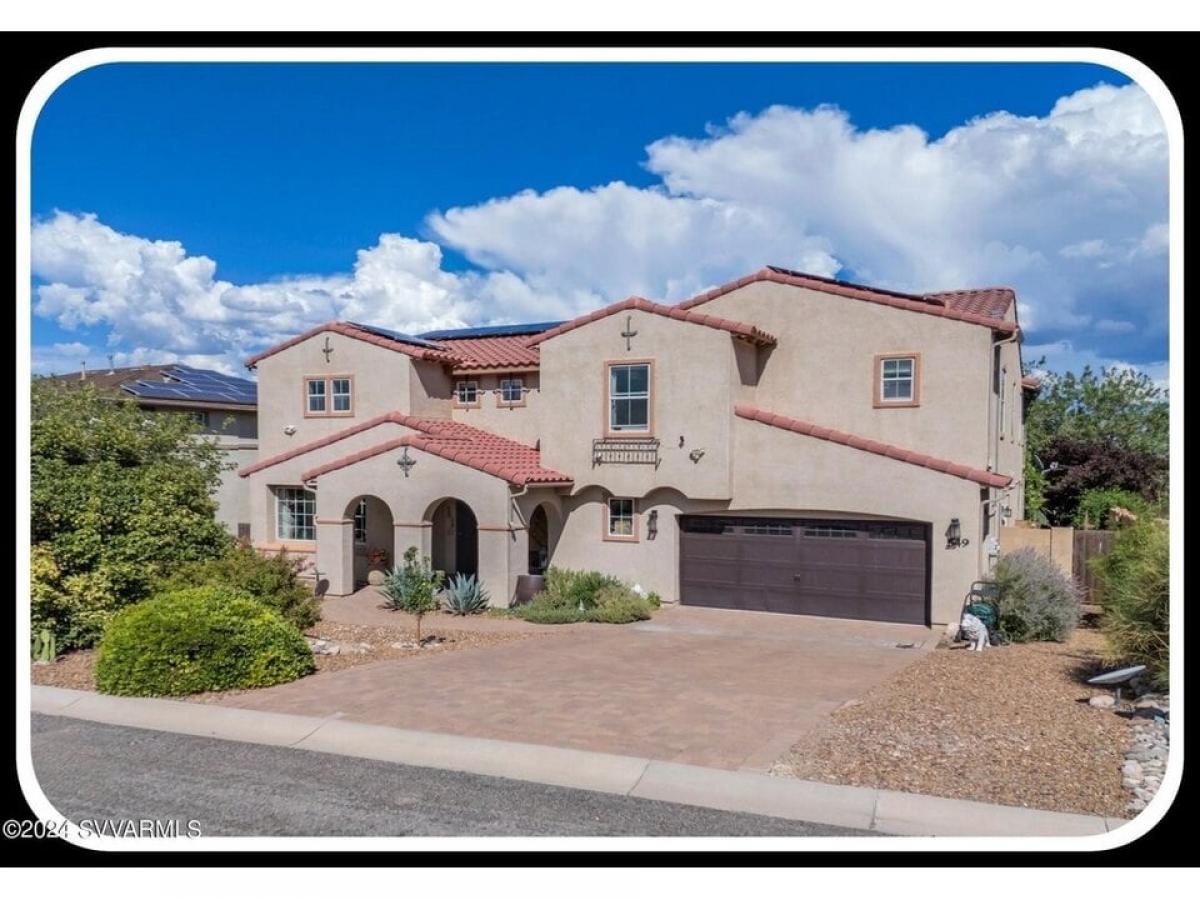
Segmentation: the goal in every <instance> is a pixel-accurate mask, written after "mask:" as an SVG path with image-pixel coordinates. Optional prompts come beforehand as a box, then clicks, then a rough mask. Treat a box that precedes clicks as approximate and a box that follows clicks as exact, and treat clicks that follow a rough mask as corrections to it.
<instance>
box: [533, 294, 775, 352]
mask: <svg viewBox="0 0 1200 900" xmlns="http://www.w3.org/2000/svg"><path fill="white" fill-rule="evenodd" d="M628 310H636V311H638V312H645V313H651V314H653V315H656V316H664V317H665V318H668V319H676V320H677V321H680V322H690V323H692V324H693V325H703V326H705V327H707V328H717V329H720V330H722V331H728V332H729V333H730V334H732V335H733V336H734V337H736V338H740V339H741V340H744V341H748V342H750V343H752V344H755V345H756V346H771V345H773V344H774V343H775V338H774V337H773V336H772V335H769V334H767V333H766V332H765V331H762V330H761V329H759V328H757V327H756V326H754V325H747V324H745V323H744V322H735V321H733V320H732V319H724V318H721V317H720V316H710V315H706V314H705V313H699V312H691V311H690V310H688V309H685V308H684V307H683V306H682V305H680V306H669V305H667V304H665V303H652V302H651V301H649V300H646V299H645V298H643V297H630V298H628V299H627V300H621V301H618V302H617V303H613V304H610V305H609V306H606V307H604V308H603V309H597V310H595V311H594V312H590V313H586V314H585V315H582V316H579V317H578V318H575V319H572V320H571V321H569V322H563V323H562V324H561V325H559V326H558V327H556V328H551V329H550V330H549V331H545V332H543V333H541V334H539V335H536V336H535V337H533V338H530V339H529V341H528V344H529V346H531V347H532V346H535V345H537V344H540V343H541V342H542V341H546V340H549V339H550V338H553V337H558V335H560V334H566V333H567V332H568V331H574V330H575V329H576V328H582V327H583V326H584V325H588V324H590V323H592V322H595V321H596V320H598V319H603V318H606V317H608V316H612V315H615V314H617V313H621V312H626V311H628Z"/></svg>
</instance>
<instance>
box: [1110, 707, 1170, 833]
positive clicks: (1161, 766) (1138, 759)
mask: <svg viewBox="0 0 1200 900" xmlns="http://www.w3.org/2000/svg"><path fill="white" fill-rule="evenodd" d="M1169 723H1170V698H1169V697H1168V696H1167V695H1165V694H1163V695H1154V694H1146V695H1144V696H1143V697H1140V698H1139V699H1138V700H1137V701H1136V702H1135V703H1134V709H1133V719H1132V725H1133V740H1132V742H1131V744H1130V747H1129V749H1128V750H1126V751H1125V762H1124V763H1123V764H1122V766H1121V776H1122V777H1121V784H1122V785H1124V787H1125V788H1127V789H1128V790H1129V792H1130V793H1131V794H1133V799H1132V800H1130V801H1129V806H1128V810H1129V812H1131V813H1134V814H1136V813H1139V812H1141V811H1142V810H1143V809H1145V808H1146V805H1147V804H1148V803H1149V802H1150V801H1151V800H1152V799H1154V795H1155V794H1156V793H1158V789H1159V788H1160V787H1161V786H1162V779H1163V775H1164V774H1165V773H1166V769H1167V758H1168V756H1169V754H1170V732H1169Z"/></svg>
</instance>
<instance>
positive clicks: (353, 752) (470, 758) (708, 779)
mask: <svg viewBox="0 0 1200 900" xmlns="http://www.w3.org/2000/svg"><path fill="white" fill-rule="evenodd" d="M31 700H32V709H33V711H34V712H38V713H43V714H45V715H52V716H69V717H72V718H79V719H87V720H90V721H95V722H106V723H109V724H112V725H126V726H130V727H135V728H146V729H150V730H154V731H169V732H175V733H179V734H190V735H200V736H205V737H213V738H221V739H224V740H232V741H243V742H247V743H254V744H266V745H271V746H278V747H291V748H294V749H299V750H312V751H316V752H320V753H334V754H341V755H345V756H354V757H360V758H364V759H375V760H382V761H384V762H394V763H403V764H406V765H412V766H426V767H430V768H437V769H447V770H451V771H461V772H472V773H475V774H480V775H492V776H496V777H500V778H512V779H517V780H520V781H532V782H538V783H542V784H553V785H559V786H562V787H571V788H578V789H582V790H590V791H601V792H605V793H613V794H623V795H626V796H629V797H639V798H644V799H651V800H664V801H668V802H672V803H683V804H688V805H691V806H702V807H709V808H713V809H721V810H727V811H730V812H743V813H753V814H757V815H764V816H775V817H777V818H784V819H792V820H800V821H807V822H815V823H820V824H826V825H839V826H843V827H848V828H859V829H863V830H868V831H874V832H878V833H880V834H889V835H925V836H930V835H939V836H972V837H994V836H1009V837H1011V836H1018V837H1034V836H1036V837H1042V836H1051V837H1060V836H1061V837H1068V836H1085V835H1095V834H1102V833H1104V832H1106V831H1111V830H1113V829H1115V828H1117V827H1119V826H1121V825H1123V824H1125V820H1123V819H1104V818H1100V817H1097V816H1085V815H1075V814H1071V813H1058V812H1048V811H1043V810H1033V809H1023V808H1018V807H1011V806H996V805H992V804H986V803H974V802H970V801H965V800H952V799H947V798H941V797H929V796H924V795H920V794H905V793H900V792H897V791H881V790H875V789H873V788H861V787H848V786H842V785H831V784H822V783H818V782H811V781H799V780H795V779H789V778H779V777H772V776H769V775H760V774H756V773H751V772H734V771H729V770H724V769H710V768H704V767H702V766H692V765H684V764H681V763H670V762H662V761H656V760H650V759H643V758H639V757H631V756H618V755H615V754H609V753H594V752H590V751H585V750H573V749H567V748H560V747H547V746H541V745H537V744H521V743H514V742H509V741H496V740H489V739H485V738H468V737H460V736H457V735H448V734H436V733H431V732H421V731H411V730H408V729H401V728H392V727H388V726H383V725H369V724H364V723H360V722H352V721H349V720H346V719H340V718H337V717H330V718H318V717H314V716H299V715H290V714H283V713H270V712H259V711H254V710H247V709H234V708H229V707H222V706H203V705H200V704H195V703H184V702H180V701H174V700H159V699H150V698H129V697H110V696H105V695H102V694H95V693H91V692H89V691H73V690H66V689H63V688H54V687H46V686H43V685H34V686H33V687H32V689H31Z"/></svg>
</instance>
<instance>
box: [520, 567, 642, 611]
mask: <svg viewBox="0 0 1200 900" xmlns="http://www.w3.org/2000/svg"><path fill="white" fill-rule="evenodd" d="M660 603H661V600H660V599H659V597H658V595H657V594H649V595H647V596H645V597H642V596H640V595H639V594H637V593H635V592H634V591H633V589H632V588H630V587H628V586H627V585H625V584H623V583H622V582H621V581H620V580H619V579H617V578H614V577H613V576H611V575H605V574H603V573H602V572H574V571H571V570H570V569H555V568H553V567H552V568H550V569H549V570H548V571H547V573H546V589H545V590H544V591H541V592H539V593H538V594H536V595H534V597H533V599H532V600H530V602H529V603H526V604H524V605H522V606H517V607H514V608H513V610H512V614H513V615H514V616H516V617H517V618H520V619H524V620H525V621H527V622H536V623H539V624H544V625H562V624H566V623H569V622H604V623H607V624H611V625H623V624H625V623H627V622H636V621H638V620H641V619H649V618H650V616H651V615H652V614H653V611H654V610H655V609H657V608H658V607H659V605H660Z"/></svg>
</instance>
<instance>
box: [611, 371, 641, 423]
mask: <svg viewBox="0 0 1200 900" xmlns="http://www.w3.org/2000/svg"><path fill="white" fill-rule="evenodd" d="M608 430H609V431H611V432H623V433H633V434H637V433H639V432H640V433H643V434H649V433H650V363H648V362H644V363H613V364H610V365H609V367H608Z"/></svg>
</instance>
